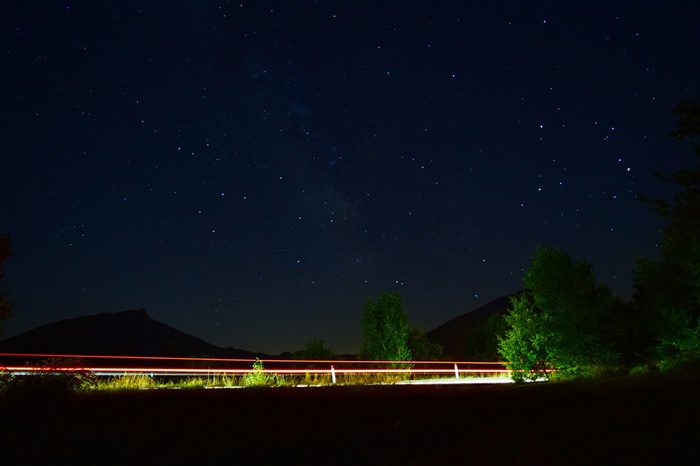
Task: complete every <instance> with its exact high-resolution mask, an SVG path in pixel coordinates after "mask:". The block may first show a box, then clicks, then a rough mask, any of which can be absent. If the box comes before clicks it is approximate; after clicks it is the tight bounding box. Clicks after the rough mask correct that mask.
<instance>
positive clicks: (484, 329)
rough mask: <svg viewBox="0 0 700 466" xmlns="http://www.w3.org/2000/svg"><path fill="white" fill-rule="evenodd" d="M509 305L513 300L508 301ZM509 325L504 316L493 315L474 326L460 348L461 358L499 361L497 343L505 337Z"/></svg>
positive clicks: (500, 314)
mask: <svg viewBox="0 0 700 466" xmlns="http://www.w3.org/2000/svg"><path fill="white" fill-rule="evenodd" d="M510 302H511V305H512V303H513V298H512V297H511V299H510ZM508 328H509V325H508V323H507V322H506V319H505V316H504V315H503V314H502V313H501V312H498V313H495V314H491V315H490V316H488V318H487V319H486V320H485V321H483V322H479V323H478V324H476V325H475V326H474V327H473V328H472V330H471V331H470V332H469V336H468V338H467V339H466V341H465V342H464V346H463V347H462V356H463V357H464V358H465V359H466V360H470V361H495V360H497V359H500V357H501V355H500V353H499V352H498V343H499V341H500V339H501V338H503V337H504V336H505V333H506V331H507V330H508Z"/></svg>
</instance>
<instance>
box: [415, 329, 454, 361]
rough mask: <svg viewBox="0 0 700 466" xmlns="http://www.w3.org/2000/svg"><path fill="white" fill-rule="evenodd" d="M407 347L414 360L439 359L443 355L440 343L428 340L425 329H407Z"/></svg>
mask: <svg viewBox="0 0 700 466" xmlns="http://www.w3.org/2000/svg"><path fill="white" fill-rule="evenodd" d="M408 348H409V349H410V350H411V357H412V358H413V360H415V361H439V360H441V359H443V358H444V357H445V349H444V348H443V347H442V345H441V344H439V343H435V342H433V341H430V340H428V337H427V336H426V334H425V330H423V329H419V328H413V327H411V328H410V329H409V331H408Z"/></svg>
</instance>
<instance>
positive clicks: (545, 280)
mask: <svg viewBox="0 0 700 466" xmlns="http://www.w3.org/2000/svg"><path fill="white" fill-rule="evenodd" d="M523 282H524V284H525V292H524V293H523V295H522V296H518V297H516V298H514V299H513V300H512V301H511V303H512V305H513V308H512V309H511V310H509V312H508V314H507V315H506V322H507V323H508V324H509V325H510V327H509V330H508V331H507V332H506V335H505V337H504V338H502V339H501V343H500V345H499V351H500V353H501V355H502V356H503V357H504V358H505V360H506V361H508V362H510V363H511V364H510V367H511V369H513V370H518V371H519V370H525V371H527V370H542V369H545V368H546V369H552V368H553V369H556V371H557V374H559V375H561V376H566V377H585V376H592V375H596V374H600V373H603V372H607V371H610V370H614V369H615V368H616V366H617V365H618V364H619V359H620V354H619V352H618V348H617V347H616V343H617V342H616V340H615V338H614V335H615V334H616V329H617V325H616V322H617V319H618V316H617V315H616V312H617V311H619V310H620V308H621V306H620V302H619V300H618V299H616V298H615V297H614V296H613V295H612V292H611V291H610V289H609V288H608V287H606V286H603V285H600V286H598V285H596V282H595V276H594V274H593V266H592V264H590V263H589V262H587V261H585V260H574V259H572V258H571V257H570V256H569V255H568V254H566V252H564V251H563V250H561V249H559V248H554V247H548V246H538V247H537V250H536V254H535V257H534V258H533V260H532V263H531V265H530V268H529V269H528V271H527V272H526V274H525V276H524V278H523ZM543 375H544V376H546V377H547V376H549V375H550V374H549V373H544V374H543ZM520 377H527V376H519V375H517V374H515V373H514V378H515V379H516V380H517V379H518V378H520Z"/></svg>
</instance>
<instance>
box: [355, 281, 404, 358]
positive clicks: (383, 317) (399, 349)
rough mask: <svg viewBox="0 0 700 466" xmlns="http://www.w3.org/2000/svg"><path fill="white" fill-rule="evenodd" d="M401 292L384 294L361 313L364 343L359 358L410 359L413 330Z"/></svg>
mask: <svg viewBox="0 0 700 466" xmlns="http://www.w3.org/2000/svg"><path fill="white" fill-rule="evenodd" d="M406 321H407V316H406V311H405V310H404V307H403V303H402V301H401V295H399V294H382V295H381V296H379V299H378V300H377V302H376V303H375V302H373V301H367V304H365V308H364V311H363V313H362V332H363V334H364V342H363V344H362V348H361V349H360V358H361V359H368V360H378V361H408V360H410V359H411V350H410V348H409V346H408V338H409V333H410V329H409V326H408V324H407V323H406Z"/></svg>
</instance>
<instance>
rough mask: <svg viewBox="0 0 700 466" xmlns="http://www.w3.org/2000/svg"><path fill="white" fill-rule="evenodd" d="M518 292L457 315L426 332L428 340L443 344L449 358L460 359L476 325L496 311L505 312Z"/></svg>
mask: <svg viewBox="0 0 700 466" xmlns="http://www.w3.org/2000/svg"><path fill="white" fill-rule="evenodd" d="M517 294H518V293H512V294H508V295H505V296H501V297H499V298H496V299H494V300H492V301H489V302H488V303H486V304H484V305H483V306H481V307H478V308H476V309H474V310H472V311H469V312H467V313H465V314H462V315H460V316H458V317H455V318H454V319H452V320H449V321H447V322H445V323H444V324H442V325H440V326H438V327H436V328H434V329H433V330H431V331H429V332H426V337H427V338H428V340H430V341H432V342H435V343H439V344H440V345H442V347H443V349H444V352H445V355H446V356H447V357H448V358H453V359H459V358H461V357H462V351H463V348H464V346H465V341H466V340H467V338H469V334H470V333H471V331H472V330H473V329H474V328H475V327H476V326H478V325H481V324H483V323H484V322H485V321H486V319H488V318H489V316H491V315H493V314H496V313H499V314H503V313H505V312H506V310H508V308H509V307H510V298H511V297H513V296H516V295H517Z"/></svg>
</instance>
